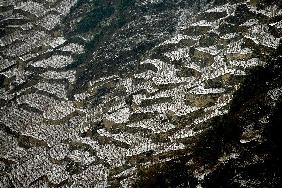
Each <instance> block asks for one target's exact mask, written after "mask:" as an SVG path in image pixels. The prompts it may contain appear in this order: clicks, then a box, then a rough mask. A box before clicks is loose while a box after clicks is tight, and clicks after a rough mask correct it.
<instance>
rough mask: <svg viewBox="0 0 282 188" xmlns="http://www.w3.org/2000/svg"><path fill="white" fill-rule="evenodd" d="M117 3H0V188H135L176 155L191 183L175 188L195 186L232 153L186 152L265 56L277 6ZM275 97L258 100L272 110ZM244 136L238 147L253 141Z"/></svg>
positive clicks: (275, 38) (273, 48) (270, 50)
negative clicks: (208, 160)
mask: <svg viewBox="0 0 282 188" xmlns="http://www.w3.org/2000/svg"><path fill="white" fill-rule="evenodd" d="M122 2H123V1H122ZM124 2H128V4H122V5H123V6H120V4H115V2H113V1H104V2H103V1H102V4H101V6H102V7H106V8H103V9H102V8H97V7H99V6H100V4H99V1H97V2H96V1H95V2H94V1H85V2H83V1H79V2H77V1H76V0H45V1H44V2H42V1H39V0H34V1H21V0H8V1H1V2H0V25H1V29H0V37H1V39H0V52H1V54H0V86H1V88H0V126H1V130H0V146H1V151H0V187H1V188H2V187H3V188H6V187H73V188H75V187H135V186H136V187H138V185H137V183H136V182H138V181H139V179H140V177H143V176H142V172H144V173H145V172H146V171H147V170H148V169H150V168H152V167H154V166H156V165H160V164H161V165H162V164H163V165H165V164H167V163H168V162H170V161H177V160H178V159H180V158H181V157H183V156H185V158H188V159H189V160H188V162H187V163H186V164H185V165H187V166H188V168H190V169H191V173H190V172H189V173H190V174H189V176H191V177H193V178H194V179H193V181H191V182H190V184H189V182H188V184H187V182H186V184H185V183H184V184H183V185H178V186H179V187H181V186H182V187H189V185H190V186H191V187H196V186H197V187H201V186H204V187H205V181H206V180H207V179H208V177H209V175H210V174H212V173H213V172H215V171H216V170H217V168H218V167H220V166H221V165H224V164H226V163H227V161H228V160H231V159H232V160H233V159H234V160H235V159H237V158H240V155H241V153H240V152H239V151H238V150H236V149H234V151H231V152H229V151H228V152H223V153H222V154H221V155H220V156H218V160H217V159H216V160H215V161H217V162H216V165H214V164H213V165H210V164H209V165H207V164H205V163H204V164H201V163H199V164H198V163H197V162H196V161H197V159H196V158H195V157H194V156H195V155H194V153H195V146H197V143H198V142H199V140H200V139H201V138H204V139H205V137H204V135H206V133H207V132H209V131H211V130H213V128H214V126H213V122H214V119H215V118H217V117H222V116H224V115H226V114H228V113H229V109H230V105H231V103H232V101H233V98H234V93H236V92H237V91H238V90H239V89H240V88H241V85H242V83H244V82H245V78H247V76H248V75H249V73H250V72H251V71H252V70H254V69H257V68H258V67H266V66H267V65H268V63H269V62H270V61H271V59H272V58H274V54H275V53H276V52H277V49H278V48H279V44H280V39H281V37H282V34H281V31H282V30H281V29H282V25H281V24H282V22H281V17H282V10H281V9H280V8H278V6H277V5H269V6H264V7H263V8H258V7H257V6H256V5H255V3H253V1H251V2H249V1H237V2H233V3H214V2H205V1H199V2H198V1H197V2H194V3H192V2H188V1H187V2H185V1H169V2H168V1H161V0H146V1H141V0H140V1H139V0H136V1H124ZM100 3H101V2H100ZM103 3H105V4H103ZM98 5H99V6H98ZM120 7H121V8H120ZM199 7H200V8H199ZM99 11H100V12H99ZM103 11H104V12H103ZM100 14H101V15H102V16H101V15H100ZM94 18H95V19H98V21H97V22H95V20H94ZM88 22H90V25H89V24H88ZM281 92H282V90H281V86H279V87H278V86H277V87H276V88H273V89H272V90H270V91H269V92H268V95H267V97H268V98H269V99H271V100H272V101H273V105H274V106H275V104H276V103H275V101H277V100H278V98H279V97H280V96H281ZM271 104H272V103H271ZM273 108H274V107H273ZM264 118H265V117H264ZM261 121H263V119H261ZM250 126H251V124H250ZM245 130H246V131H245V132H244V133H243V134H242V135H240V143H239V144H241V145H244V144H248V143H249V142H253V141H255V142H256V141H257V142H260V141H261V140H260V138H259V136H258V135H259V133H258V134H257V133H252V134H249V133H247V130H252V128H250V127H247V128H246V129H245ZM242 147H243V146H242ZM254 157H256V156H254ZM258 160H259V159H258ZM148 173H149V172H148ZM145 179H146V178H145ZM238 179H240V178H238ZM235 180H236V178H235ZM235 180H234V181H235ZM144 181H145V180H144ZM187 181H188V180H187ZM192 182H194V183H192ZM237 183H238V186H240V187H244V186H246V187H250V185H253V186H254V187H255V185H257V186H258V187H259V185H261V184H259V182H256V183H254V184H252V183H250V182H246V181H243V180H242V181H237ZM248 183H249V184H248ZM139 186H140V187H142V185H139ZM174 186H175V187H176V186H177V185H176V184H174V185H172V187H174ZM143 187H150V186H145V184H144V186H143Z"/></svg>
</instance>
